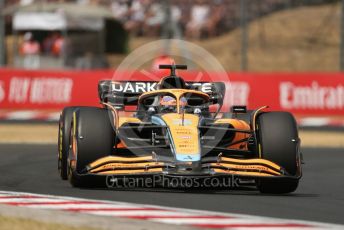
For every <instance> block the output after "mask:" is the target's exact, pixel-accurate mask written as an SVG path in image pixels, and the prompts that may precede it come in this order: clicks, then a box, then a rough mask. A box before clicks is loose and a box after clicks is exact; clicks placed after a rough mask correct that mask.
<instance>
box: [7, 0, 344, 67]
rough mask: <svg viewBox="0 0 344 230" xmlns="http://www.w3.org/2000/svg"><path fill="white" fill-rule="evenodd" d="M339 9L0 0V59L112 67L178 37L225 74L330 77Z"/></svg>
mask: <svg viewBox="0 0 344 230" xmlns="http://www.w3.org/2000/svg"><path fill="white" fill-rule="evenodd" d="M342 4H343V3H342V2H341V1H339V0H259V1H249V0H185V1H184V0H164V1H157V0H112V1H110V0H77V1H68V0H44V1H43V0H0V5H1V8H2V17H1V19H0V25H1V26H0V27H1V29H0V42H1V47H2V48H1V53H0V56H1V59H0V61H1V64H2V65H3V66H11V67H20V68H30V69H40V68H44V69H47V68H53V69H56V68H57V69H66V68H68V69H97V68H98V69H99V68H113V67H116V66H118V64H119V63H120V62H121V61H122V59H123V58H124V57H125V56H126V54H128V53H129V52H130V51H132V50H134V49H135V48H136V47H139V46H140V45H142V44H145V43H147V42H149V41H153V40H156V39H159V38H181V39H186V40H189V41H193V42H195V43H196V44H198V45H200V46H202V47H204V48H205V49H207V50H208V51H209V52H210V53H212V54H213V55H214V56H215V57H216V58H217V59H218V60H219V61H220V62H221V64H222V65H223V66H224V68H226V69H227V70H230V71H255V72H257V71H259V72H261V71H284V72H285V71H288V72H295V71H298V72H300V71H301V72H302V71H303V72H304V71H312V72H313V71H326V72H335V71H339V70H341V69H343V68H344V66H343V65H341V64H340V63H341V61H340V60H341V55H343V53H344V52H340V50H343V47H342V45H341V44H342V43H343V41H342V40H343V38H341V34H342V35H343V32H342V29H341V26H342V24H341V21H342V20H341V12H342ZM342 37H344V36H342ZM90 44H92V45H90ZM342 59H343V58H342ZM342 63H343V61H342Z"/></svg>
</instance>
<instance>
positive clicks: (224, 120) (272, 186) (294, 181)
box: [58, 64, 302, 193]
mask: <svg viewBox="0 0 344 230" xmlns="http://www.w3.org/2000/svg"><path fill="white" fill-rule="evenodd" d="M159 67H160V68H161V69H170V72H171V73H170V75H169V76H166V77H164V78H162V79H161V81H160V82H134V81H127V82H115V81H111V80H103V81H100V82H99V84H98V93H99V99H100V101H101V104H102V105H103V108H98V107H67V108H65V109H64V110H63V112H62V113H61V116H60V121H59V137H58V142H59V143H58V168H59V173H60V175H61V178H62V179H69V180H70V182H71V184H72V185H73V186H76V187H84V186H92V185H91V182H92V181H93V179H94V178H104V177H107V178H109V177H111V178H112V179H116V180H117V179H120V178H123V177H130V178H140V177H142V178H143V177H144V178H146V177H152V176H163V177H165V178H184V179H185V178H197V179H205V178H230V177H233V176H235V177H238V178H240V179H242V180H251V181H254V182H255V184H254V185H256V186H257V188H258V190H259V191H260V192H262V193H289V192H293V191H295V190H296V188H297V186H298V183H299V179H300V178H301V174H302V173H301V157H300V156H301V155H300V154H301V153H300V149H299V147H300V139H299V136H298V130H297V125H296V122H295V119H294V117H293V116H292V115H291V114H290V113H288V112H266V111H264V110H265V109H266V108H267V107H266V106H264V107H261V108H258V109H256V110H247V109H246V107H245V106H232V107H231V111H230V112H228V113H220V109H221V107H222V105H223V103H224V102H223V101H224V100H223V98H224V95H225V84H224V83H223V82H201V83H200V82H197V83H195V82H194V83H193V82H185V81H184V80H183V79H182V78H181V77H179V76H176V74H175V70H176V69H186V66H185V65H175V64H172V65H160V66H159ZM127 106H136V109H135V111H132V112H133V114H132V115H131V116H128V115H127V113H128V111H126V112H125V108H126V107H127ZM121 113H123V114H124V115H121Z"/></svg>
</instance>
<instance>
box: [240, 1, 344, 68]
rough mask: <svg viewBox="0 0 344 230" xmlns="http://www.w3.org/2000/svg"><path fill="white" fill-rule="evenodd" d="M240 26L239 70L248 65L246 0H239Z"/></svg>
mask: <svg viewBox="0 0 344 230" xmlns="http://www.w3.org/2000/svg"><path fill="white" fill-rule="evenodd" d="M343 1H344V0H343ZM240 28H241V71H246V70H247V67H248V60H247V49H248V31H247V0H240Z"/></svg>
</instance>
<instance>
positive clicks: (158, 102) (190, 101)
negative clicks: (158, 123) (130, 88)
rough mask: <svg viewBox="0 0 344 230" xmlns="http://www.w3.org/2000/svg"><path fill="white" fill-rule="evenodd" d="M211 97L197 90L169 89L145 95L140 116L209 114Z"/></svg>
mask: <svg viewBox="0 0 344 230" xmlns="http://www.w3.org/2000/svg"><path fill="white" fill-rule="evenodd" d="M209 104H210V103H209V96H208V95H207V94H205V93H202V92H199V91H195V90H185V89H168V90H157V91H154V92H152V93H148V94H144V95H142V96H141V97H140V98H139V103H138V111H139V112H140V114H143V113H146V114H147V115H152V114H164V113H192V114H199V115H204V114H205V113H207V114H208V113H209Z"/></svg>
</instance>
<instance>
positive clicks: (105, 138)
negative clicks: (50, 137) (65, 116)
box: [69, 107, 115, 187]
mask: <svg viewBox="0 0 344 230" xmlns="http://www.w3.org/2000/svg"><path fill="white" fill-rule="evenodd" d="M109 115H110V113H109V111H108V110H107V109H102V108H96V107H94V108H92V107H88V108H80V109H77V110H75V116H74V117H73V122H72V125H73V126H72V129H71V136H72V154H73V156H74V160H75V165H74V167H70V170H69V180H70V182H71V184H72V185H73V186H75V187H86V186H87V187H89V186H91V185H90V184H87V183H89V182H91V181H87V183H86V181H84V180H83V177H82V174H83V173H84V172H85V168H86V166H87V165H88V164H89V163H91V162H93V161H95V160H97V159H99V158H101V157H105V156H109V155H111V154H112V150H113V146H114V140H115V132H114V129H113V126H112V123H111V121H110V117H109Z"/></svg>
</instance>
